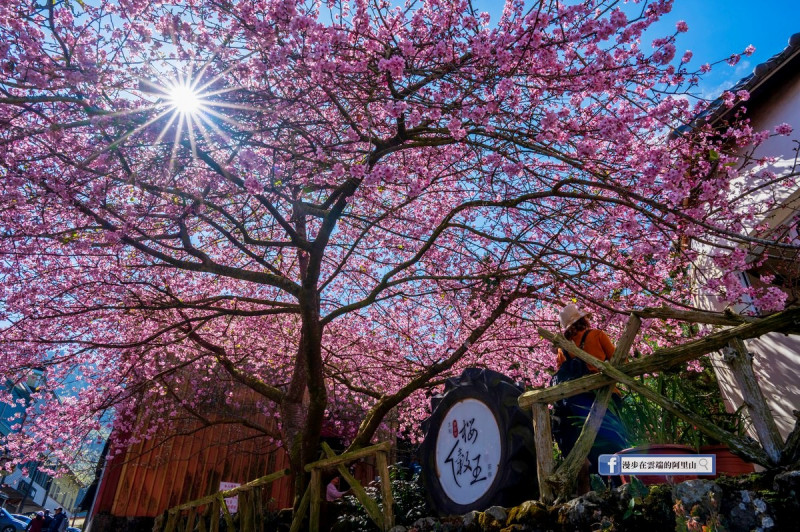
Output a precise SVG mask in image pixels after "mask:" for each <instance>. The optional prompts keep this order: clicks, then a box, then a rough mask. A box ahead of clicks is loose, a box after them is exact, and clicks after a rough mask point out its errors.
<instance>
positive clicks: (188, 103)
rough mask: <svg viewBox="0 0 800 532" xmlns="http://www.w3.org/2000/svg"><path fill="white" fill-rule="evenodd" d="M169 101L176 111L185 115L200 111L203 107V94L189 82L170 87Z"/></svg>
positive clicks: (168, 92) (168, 91)
mask: <svg viewBox="0 0 800 532" xmlns="http://www.w3.org/2000/svg"><path fill="white" fill-rule="evenodd" d="M167 101H168V102H169V104H170V105H171V106H172V108H173V109H175V111H177V112H178V113H180V114H183V115H191V114H196V113H199V112H200V111H201V110H202V108H203V98H202V96H201V94H200V93H199V92H198V91H197V90H196V89H195V88H194V87H193V86H192V85H190V84H188V83H179V84H175V85H173V86H171V87H168V90H167Z"/></svg>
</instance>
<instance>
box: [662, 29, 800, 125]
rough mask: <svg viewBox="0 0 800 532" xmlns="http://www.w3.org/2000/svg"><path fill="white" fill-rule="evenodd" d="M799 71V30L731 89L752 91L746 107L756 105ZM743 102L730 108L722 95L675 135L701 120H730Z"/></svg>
mask: <svg viewBox="0 0 800 532" xmlns="http://www.w3.org/2000/svg"><path fill="white" fill-rule="evenodd" d="M798 74H800V33H795V34H794V35H792V36H791V37H789V43H788V45H787V46H786V48H784V49H783V50H781V51H780V52H778V53H777V54H775V55H773V56H772V57H770V58H769V59H768V60H766V61H765V62H763V63H761V64H759V65H757V66H756V67H755V68H754V69H753V73H752V74H750V75H749V76H747V77H745V78H742V79H741V80H739V81H738V82H737V83H736V84H735V85H734V86H733V87H731V88H730V89H728V90H729V91H730V92H733V93H736V92H738V91H740V90H745V91H747V92H748V93H750V98H749V99H748V100H747V106H748V107H749V108H754V107H758V106H759V105H760V104H761V103H763V102H764V101H765V100H767V99H768V98H769V97H770V96H771V94H772V93H773V92H774V90H775V89H776V88H777V87H780V86H781V85H783V84H785V83H786V81H787V80H788V79H789V78H792V77H794V76H797V75H798ZM742 105H743V104H742V103H741V102H740V103H738V104H737V105H734V106H733V107H728V106H726V105H725V103H724V101H723V99H722V97H721V96H720V97H719V98H717V99H716V100H714V101H713V102H711V104H710V105H709V106H708V109H706V110H705V111H704V112H702V113H700V114H699V115H697V116H696V117H695V119H694V120H693V121H692V123H691V124H687V125H685V126H683V127H680V128H678V130H677V131H675V132H674V133H673V134H678V135H679V134H683V133H686V132H687V131H690V130H692V129H694V128H695V127H696V126H698V125H699V124H700V123H704V122H710V123H712V124H713V123H716V122H720V121H724V120H727V119H728V118H730V117H731V116H733V115H734V113H735V112H736V111H737V110H738V109H739V108H740V107H741V106H742Z"/></svg>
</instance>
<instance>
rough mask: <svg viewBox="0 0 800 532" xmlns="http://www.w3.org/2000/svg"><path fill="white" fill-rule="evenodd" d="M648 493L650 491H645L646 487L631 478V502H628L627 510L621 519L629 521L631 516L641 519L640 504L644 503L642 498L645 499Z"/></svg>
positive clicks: (634, 478) (639, 481)
mask: <svg viewBox="0 0 800 532" xmlns="http://www.w3.org/2000/svg"><path fill="white" fill-rule="evenodd" d="M649 493H650V490H649V489H647V486H645V485H644V484H643V483H642V481H641V480H639V479H638V478H636V477H631V487H630V494H631V500H630V501H628V508H627V510H625V514H624V515H623V516H622V519H629V518H631V517H633V516H637V517H641V516H642V504H643V502H644V498H645V497H647V495H648V494H649Z"/></svg>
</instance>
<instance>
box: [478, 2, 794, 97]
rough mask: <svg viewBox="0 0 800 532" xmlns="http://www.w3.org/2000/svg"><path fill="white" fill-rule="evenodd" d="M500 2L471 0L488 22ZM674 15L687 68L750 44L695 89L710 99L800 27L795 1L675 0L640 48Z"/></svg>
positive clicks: (665, 29) (667, 28)
mask: <svg viewBox="0 0 800 532" xmlns="http://www.w3.org/2000/svg"><path fill="white" fill-rule="evenodd" d="M530 2H531V0H528V3H529V4H530ZM503 4H504V1H503V0H473V5H475V7H476V9H478V10H481V11H484V10H485V11H488V12H489V13H490V14H491V15H492V20H493V21H496V20H497V19H499V17H500V13H501V12H502V9H503ZM630 7H631V8H632V10H634V11H639V10H640V9H641V7H639V6H630ZM679 20H685V21H686V22H687V24H688V25H689V31H688V32H687V33H683V34H680V35H679V36H678V41H677V44H676V46H677V57H681V55H683V52H684V51H685V50H691V51H692V52H693V53H694V58H693V59H692V62H691V63H690V65H689V66H690V67H692V66H694V67H697V66H700V65H702V64H703V63H713V62H714V61H717V60H719V59H724V58H727V57H729V56H730V55H731V54H733V53H739V52H741V51H743V50H744V49H745V48H746V47H747V45H749V44H752V45H753V46H755V47H756V52H755V53H754V54H753V55H752V56H751V57H742V60H741V61H740V63H739V64H738V65H736V66H735V67H731V66H728V65H727V64H725V63H723V64H720V65H716V66H715V67H714V68H713V69H712V71H711V72H710V73H709V74H708V75H707V76H706V77H705V78H704V79H703V81H702V82H701V84H700V88H699V94H700V95H701V96H704V97H710V98H715V97H717V96H719V94H720V93H721V92H722V91H723V90H725V89H728V88H730V87H731V86H732V85H734V84H735V83H736V82H737V81H739V80H740V79H741V78H743V77H745V76H747V75H749V74H751V73H752V72H753V68H755V66H756V65H758V64H759V63H763V62H764V61H766V60H767V59H769V58H770V57H772V56H773V55H775V54H777V53H778V52H780V51H781V50H783V49H784V48H785V47H786V45H787V44H788V42H789V37H790V36H791V35H792V34H794V33H798V32H800V0H760V1H756V2H754V1H753V0H749V1H745V0H675V1H674V4H673V8H672V12H671V13H669V14H668V15H666V16H665V17H663V18H662V19H661V20H660V21H659V22H658V23H657V24H656V25H654V26H653V27H652V28H651V30H650V31H649V32H648V33H647V35H646V40H643V42H642V44H643V45H645V46H643V48H644V49H645V50H648V49H649V48H648V46H649V43H648V42H647V41H648V40H649V41H652V40H653V39H654V38H657V37H663V36H666V35H671V34H672V33H674V31H675V23H676V22H678V21H679Z"/></svg>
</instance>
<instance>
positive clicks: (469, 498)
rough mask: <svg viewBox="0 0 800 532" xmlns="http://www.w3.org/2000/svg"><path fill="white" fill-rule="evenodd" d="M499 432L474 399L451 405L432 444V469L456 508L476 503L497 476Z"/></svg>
mask: <svg viewBox="0 0 800 532" xmlns="http://www.w3.org/2000/svg"><path fill="white" fill-rule="evenodd" d="M501 457H502V447H501V439H500V429H499V428H498V424H497V420H496V419H495V417H494V414H493V413H492V411H491V410H490V409H489V407H488V406H487V405H486V404H485V403H483V402H482V401H479V400H477V399H464V400H462V401H459V402H457V403H455V404H454V405H453V406H452V407H451V408H450V409H449V410H448V411H447V414H446V415H445V418H444V419H443V420H442V424H441V425H440V428H439V432H438V437H437V440H436V466H437V469H438V477H439V482H440V484H441V486H442V489H443V490H444V492H445V494H446V495H447V496H448V497H450V498H451V499H452V500H453V501H454V502H456V503H458V504H465V505H466V504H471V503H473V502H475V501H477V500H478V499H480V498H481V497H482V496H483V495H484V494H485V493H486V492H487V491H489V489H490V488H491V486H492V484H493V482H494V481H495V479H496V477H497V475H498V466H499V464H500V459H501Z"/></svg>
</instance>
